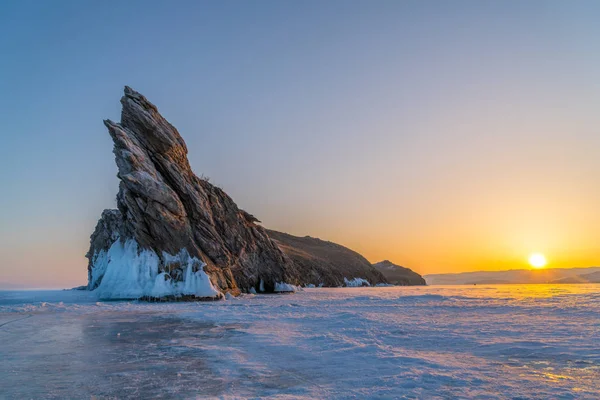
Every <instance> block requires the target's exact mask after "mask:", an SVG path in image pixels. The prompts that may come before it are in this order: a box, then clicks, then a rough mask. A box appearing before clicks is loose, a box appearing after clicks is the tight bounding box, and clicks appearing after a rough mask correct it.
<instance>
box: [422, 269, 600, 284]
mask: <svg viewBox="0 0 600 400" xmlns="http://www.w3.org/2000/svg"><path fill="white" fill-rule="evenodd" d="M596 273H600V267H589V268H548V269H513V270H508V271H477V272H463V273H460V274H434V275H425V277H424V278H425V280H426V281H427V284H428V285H473V284H488V285H497V284H511V283H581V282H583V279H596V278H597V277H598V275H596ZM592 274H594V275H592ZM587 275H592V276H591V277H588V278H581V276H587ZM586 282H592V281H586Z"/></svg>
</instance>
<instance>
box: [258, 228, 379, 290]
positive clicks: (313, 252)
mask: <svg viewBox="0 0 600 400" xmlns="http://www.w3.org/2000/svg"><path fill="white" fill-rule="evenodd" d="M267 232H268V234H269V236H270V237H271V238H273V239H275V242H276V243H277V244H278V245H279V247H280V248H281V250H283V252H284V253H285V254H286V255H287V256H288V257H289V258H290V259H291V260H292V261H293V262H294V264H295V265H296V268H297V270H298V271H299V272H300V274H301V276H302V280H303V282H305V283H306V284H313V285H315V286H318V285H321V284H322V285H323V286H333V287H337V286H344V285H346V284H347V281H348V280H349V281H352V280H354V279H355V278H362V279H366V280H367V281H369V283H370V284H371V285H375V284H378V283H387V280H386V278H385V277H384V275H382V274H381V272H379V271H377V269H375V268H374V267H373V266H372V265H371V263H370V262H369V261H368V260H367V259H366V258H364V257H363V256H361V255H360V254H358V253H357V252H355V251H352V250H350V249H348V248H346V247H344V246H341V245H339V244H336V243H332V242H328V241H325V240H321V239H317V238H313V237H310V236H305V237H298V236H293V235H289V234H287V233H282V232H277V231H272V230H268V231H267Z"/></svg>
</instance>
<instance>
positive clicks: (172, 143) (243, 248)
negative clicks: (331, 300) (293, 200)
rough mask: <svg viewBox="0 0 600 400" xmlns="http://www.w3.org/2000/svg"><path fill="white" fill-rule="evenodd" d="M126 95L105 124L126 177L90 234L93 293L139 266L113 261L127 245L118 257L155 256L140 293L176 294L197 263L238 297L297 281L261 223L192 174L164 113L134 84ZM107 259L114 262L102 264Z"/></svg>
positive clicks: (180, 142)
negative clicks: (107, 278)
mask: <svg viewBox="0 0 600 400" xmlns="http://www.w3.org/2000/svg"><path fill="white" fill-rule="evenodd" d="M124 92H125V94H124V96H123V97H122V98H121V104H122V112H121V121H120V122H119V123H115V122H113V121H111V120H105V121H104V124H105V126H106V127H107V128H108V131H109V134H110V136H111V138H112V140H113V142H114V148H113V153H114V155H115V162H116V164H117V167H118V175H117V176H118V178H119V179H120V184H119V193H118V194H117V206H118V212H117V211H109V212H106V211H105V213H103V216H102V218H101V219H100V221H99V223H98V225H97V227H96V230H95V232H94V234H93V235H92V240H91V243H90V251H89V252H88V259H89V268H88V270H89V276H90V282H89V284H88V286H89V287H90V289H94V287H93V286H94V285H96V287H99V288H100V289H103V291H102V292H103V293H109V294H110V291H109V290H107V288H103V287H102V285H103V276H104V275H110V274H113V272H114V271H113V270H114V269H115V268H117V267H119V268H134V266H131V265H128V263H129V264H131V262H130V261H127V260H124V261H123V262H122V263H121V264H124V266H123V265H120V266H117V265H116V264H115V263H112V264H110V259H111V258H110V257H109V258H106V257H104V255H105V254H107V253H109V252H110V250H111V247H112V246H117V247H119V246H121V247H122V248H119V249H120V250H119V251H120V253H119V254H124V252H125V250H127V251H129V252H130V253H131V254H133V255H132V256H131V257H134V256H135V251H133V250H132V249H136V251H137V253H138V256H139V255H142V254H145V253H144V252H148V255H147V256H148V257H150V259H152V260H153V261H152V262H154V260H155V259H156V271H151V273H150V275H151V277H152V279H154V282H146V283H144V284H141V283H140V284H139V285H138V286H140V285H141V286H143V285H146V286H147V287H144V288H143V290H141V291H140V290H137V289H136V290H137V291H134V292H136V293H141V292H144V293H147V292H149V291H150V292H152V290H154V289H152V290H150V289H148V287H150V286H152V285H154V286H156V287H159V286H160V288H161V289H160V290H162V292H161V291H160V290H159V292H161V293H163V292H164V290H163V289H162V288H163V286H165V283H164V282H167V284H168V285H167V286H168V287H172V288H175V289H173V290H175V291H176V289H177V288H179V287H180V286H181V287H183V286H185V284H186V279H187V278H186V276H189V273H188V272H189V271H188V268H192V265H193V266H194V268H195V270H194V271H193V272H194V273H198V274H202V273H205V274H207V276H208V277H209V278H210V283H211V284H212V286H213V287H215V288H217V289H218V290H220V291H226V292H231V293H233V294H237V293H239V292H240V290H250V288H255V289H259V288H264V289H265V290H266V291H272V290H274V288H275V287H276V286H277V284H278V283H290V284H294V285H296V284H299V283H300V280H299V276H298V273H297V271H296V269H295V267H294V264H293V263H292V262H291V261H290V260H289V258H288V257H287V256H286V255H285V254H284V253H283V252H282V251H281V250H280V249H279V247H278V246H277V245H276V244H275V243H274V242H273V241H272V240H271V239H270V238H269V236H268V235H267V233H266V232H265V230H264V228H262V227H261V226H260V225H257V224H256V222H258V219H257V218H256V217H254V216H253V215H252V214H249V213H247V212H245V211H243V210H241V209H239V208H238V207H237V205H236V204H235V202H234V201H233V200H232V199H231V198H230V197H229V196H228V195H227V194H226V193H225V192H224V191H223V190H221V189H220V188H218V187H215V186H213V185H211V184H210V183H209V182H207V181H206V180H202V179H199V178H198V177H197V176H196V175H194V173H193V172H192V170H191V168H190V165H189V162H188V159H187V152H188V149H187V146H186V144H185V142H184V140H183V138H182V137H181V135H180V134H179V132H178V131H177V129H175V127H174V126H173V125H171V124H170V123H169V122H168V121H167V120H166V119H164V118H163V116H162V115H160V113H159V111H158V108H157V107H156V106H155V105H154V104H152V103H151V102H150V101H148V99H146V98H145V97H144V96H143V95H141V94H140V93H138V92H136V91H135V90H133V89H131V88H130V87H128V86H126V87H125V91H124ZM115 221H116V222H115ZM117 237H118V239H114V238H117ZM107 238H110V239H107ZM113 239H114V240H113ZM111 240H112V243H111ZM128 243H129V247H127V246H128V245H127V244H128ZM117 250H118V249H116V250H115V252H116V251H117ZM103 252H104V253H103ZM180 254H185V255H186V257H188V258H189V260H198V261H199V262H200V263H202V264H203V267H202V268H200V269H198V267H197V265H198V263H197V262H195V261H194V262H193V263H192V262H191V261H190V262H189V263H188V262H187V261H182V260H184V259H185V260H188V258H185V257H184V258H181V257H179V258H178V257H176V255H180ZM101 256H102V257H101ZM103 257H104V258H103ZM135 257H137V256H135ZM135 257H134V258H135ZM113 258H114V257H113ZM107 260H108V261H107ZM136 260H137V258H136ZM105 261H106V262H108V265H99V264H98V263H103V262H105ZM138 261H139V260H138ZM186 263H187V264H186ZM151 264H152V263H151ZM152 265H154V264H152ZM136 268H143V266H137V267H136ZM103 270H104V271H103ZM138 272H140V271H138ZM113 275H114V274H113ZM133 275H135V274H133ZM133 275H131V276H133ZM92 276H93V277H95V280H94V282H92V278H91V277H92ZM111 276H112V275H111ZM200 278H202V277H200ZM200 278H198V279H200ZM190 279H192V278H190ZM193 279H195V278H193ZM134 286H135V285H134ZM154 286H153V287H154ZM188 286H189V285H188ZM157 290H158V289H157ZM165 290H166V289H165ZM188 292H189V290H188ZM153 293H158V292H157V291H154V292H153ZM174 294H175V295H176V294H178V293H175V292H174ZM109 297H110V296H109ZM114 297H123V294H119V293H115V296H114ZM200 297H204V296H200Z"/></svg>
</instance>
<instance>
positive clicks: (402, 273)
mask: <svg viewBox="0 0 600 400" xmlns="http://www.w3.org/2000/svg"><path fill="white" fill-rule="evenodd" d="M373 267H375V268H376V269H377V271H379V272H381V273H382V274H383V276H385V278H386V279H387V280H388V281H389V282H390V283H391V284H394V285H400V286H418V285H426V283H425V279H423V277H422V276H421V275H419V274H417V273H416V272H414V271H413V270H411V269H408V268H404V267H401V266H399V265H396V264H394V263H392V262H391V261H388V260H384V261H381V262H378V263H376V264H373Z"/></svg>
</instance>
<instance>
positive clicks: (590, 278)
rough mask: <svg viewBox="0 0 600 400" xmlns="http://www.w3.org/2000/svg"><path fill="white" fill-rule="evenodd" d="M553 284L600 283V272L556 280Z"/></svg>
mask: <svg viewBox="0 0 600 400" xmlns="http://www.w3.org/2000/svg"><path fill="white" fill-rule="evenodd" d="M552 283H600V271H597V272H592V273H590V274H583V275H577V276H570V277H568V278H562V279H559V280H556V281H554V282H552Z"/></svg>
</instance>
